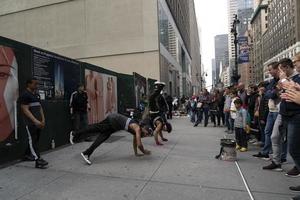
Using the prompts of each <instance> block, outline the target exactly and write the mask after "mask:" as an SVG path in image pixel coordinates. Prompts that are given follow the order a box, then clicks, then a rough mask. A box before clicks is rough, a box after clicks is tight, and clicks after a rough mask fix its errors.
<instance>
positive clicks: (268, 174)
mask: <svg viewBox="0 0 300 200" xmlns="http://www.w3.org/2000/svg"><path fill="white" fill-rule="evenodd" d="M253 153H254V152H247V153H245V154H239V165H240V167H241V169H242V171H243V174H244V176H245V178H246V179H247V182H248V184H249V187H250V188H251V190H253V191H258V192H268V193H276V194H292V192H291V191H289V189H288V188H289V186H294V185H299V184H300V182H299V179H297V178H288V177H286V176H285V175H284V174H285V172H275V171H266V170H263V169H262V167H263V166H265V165H268V164H270V161H264V160H261V159H257V158H254V157H252V154H253ZM288 166H290V167H292V166H291V165H288ZM288 166H287V165H284V166H283V168H286V169H289V167H288Z"/></svg>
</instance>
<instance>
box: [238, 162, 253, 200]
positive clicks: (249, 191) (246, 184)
mask: <svg viewBox="0 0 300 200" xmlns="http://www.w3.org/2000/svg"><path fill="white" fill-rule="evenodd" d="M235 165H236V167H237V168H238V171H239V173H240V175H241V177H242V180H243V182H244V185H245V187H246V190H247V192H248V194H249V196H250V199H251V200H255V199H254V197H253V195H252V193H251V190H250V188H249V186H248V183H247V181H246V179H245V177H244V174H243V172H242V170H241V168H240V165H239V163H238V162H237V161H235Z"/></svg>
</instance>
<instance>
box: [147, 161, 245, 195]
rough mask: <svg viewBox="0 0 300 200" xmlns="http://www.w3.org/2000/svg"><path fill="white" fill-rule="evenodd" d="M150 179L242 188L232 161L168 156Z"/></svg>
mask: <svg viewBox="0 0 300 200" xmlns="http://www.w3.org/2000/svg"><path fill="white" fill-rule="evenodd" d="M152 180H155V181H166V182H173V183H185V184H196V185H204V186H211V187H224V188H229V189H239V190H244V189H245V188H244V185H243V182H242V181H241V179H240V176H239V174H238V171H237V170H236V168H235V165H234V163H231V162H222V161H219V160H213V159H211V160H208V159H207V160H201V159H199V160H196V159H194V158H189V157H182V156H169V157H168V158H167V159H166V160H165V162H164V163H163V164H162V166H161V167H160V169H159V170H158V171H157V173H156V174H155V175H154V176H153V178H152Z"/></svg>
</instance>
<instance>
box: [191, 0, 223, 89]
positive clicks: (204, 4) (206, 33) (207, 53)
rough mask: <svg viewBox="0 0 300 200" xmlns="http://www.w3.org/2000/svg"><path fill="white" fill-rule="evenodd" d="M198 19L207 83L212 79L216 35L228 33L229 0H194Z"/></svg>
mask: <svg viewBox="0 0 300 200" xmlns="http://www.w3.org/2000/svg"><path fill="white" fill-rule="evenodd" d="M194 1H195V9H196V15H197V20H198V26H199V29H200V30H199V32H200V38H201V52H202V63H203V64H204V71H205V72H207V75H208V76H207V78H206V82H207V83H206V85H207V86H210V85H211V84H212V81H211V79H212V78H211V71H212V69H211V68H212V66H211V60H212V59H213V58H214V56H215V50H214V36H215V35H219V34H227V33H228V17H227V0H194Z"/></svg>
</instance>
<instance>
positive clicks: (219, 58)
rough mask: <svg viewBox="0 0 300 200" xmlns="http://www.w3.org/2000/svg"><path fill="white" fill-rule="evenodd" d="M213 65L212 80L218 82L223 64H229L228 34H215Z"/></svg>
mask: <svg viewBox="0 0 300 200" xmlns="http://www.w3.org/2000/svg"><path fill="white" fill-rule="evenodd" d="M215 62H216V64H215V66H216V75H215V77H214V80H216V82H218V81H219V80H220V72H221V70H222V69H223V67H224V66H228V65H229V58H228V34H222V35H216V36H215Z"/></svg>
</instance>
